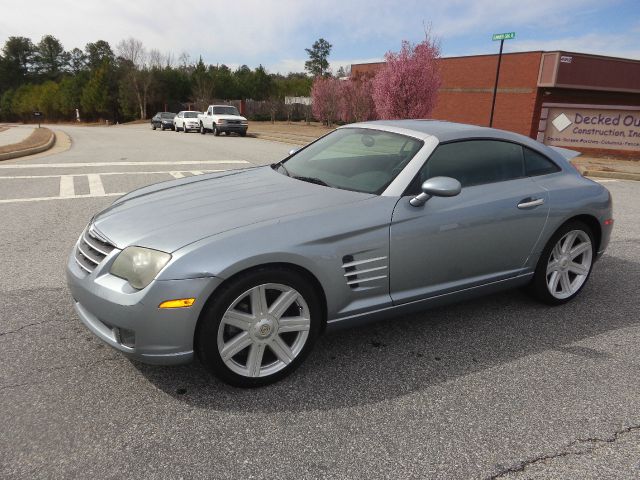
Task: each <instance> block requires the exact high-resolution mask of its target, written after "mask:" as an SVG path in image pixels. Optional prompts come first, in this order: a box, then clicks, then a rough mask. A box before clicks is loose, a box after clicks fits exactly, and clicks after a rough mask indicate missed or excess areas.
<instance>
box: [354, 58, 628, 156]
mask: <svg viewBox="0 0 640 480" xmlns="http://www.w3.org/2000/svg"><path fill="white" fill-rule="evenodd" d="M497 62H498V55H474V56H467V57H447V58H442V59H440V60H439V64H440V70H441V74H442V86H441V88H440V92H439V97H438V102H437V105H436V108H435V110H434V111H433V114H432V118H435V119H440V120H449V121H453V122H462V123H471V124H475V125H488V124H489V115H490V112H491V98H492V94H493V87H494V82H495V75H496V66H497ZM381 65H383V63H366V64H354V65H351V76H352V77H358V76H360V75H374V74H375V72H376V71H377V70H378V69H379V68H380V67H381ZM493 126H494V127H495V128H501V129H504V130H511V131H514V132H518V133H521V134H524V135H528V136H530V137H532V138H535V139H537V140H539V141H541V142H544V143H547V144H551V145H558V146H564V147H567V148H574V149H576V150H580V151H584V152H585V153H589V152H593V153H616V154H622V155H638V153H639V152H640V61H639V60H631V59H624V58H614V57H604V56H599V55H589V54H583V53H571V52H561V51H555V52H543V51H535V52H522V53H507V54H503V57H502V65H501V68H500V81H499V84H498V94H497V98H496V108H495V113H494V120H493Z"/></svg>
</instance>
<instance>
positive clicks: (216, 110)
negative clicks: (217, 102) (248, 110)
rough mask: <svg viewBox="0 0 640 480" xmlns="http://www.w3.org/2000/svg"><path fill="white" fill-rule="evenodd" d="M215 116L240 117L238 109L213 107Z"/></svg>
mask: <svg viewBox="0 0 640 480" xmlns="http://www.w3.org/2000/svg"><path fill="white" fill-rule="evenodd" d="M213 114H214V115H240V113H239V112H238V109H237V108H236V107H213Z"/></svg>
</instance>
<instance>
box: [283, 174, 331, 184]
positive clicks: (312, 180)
mask: <svg viewBox="0 0 640 480" xmlns="http://www.w3.org/2000/svg"><path fill="white" fill-rule="evenodd" d="M292 178H295V179H296V180H302V181H303V182H309V183H315V184H316V185H322V186H323V187H330V186H331V185H329V184H328V183H327V182H325V181H324V180H320V179H319V178H316V177H297V176H295V175H294V176H293V177H292Z"/></svg>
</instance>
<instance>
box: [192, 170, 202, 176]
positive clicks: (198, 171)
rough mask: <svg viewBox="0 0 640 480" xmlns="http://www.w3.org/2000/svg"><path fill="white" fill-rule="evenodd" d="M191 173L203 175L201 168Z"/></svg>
mask: <svg viewBox="0 0 640 480" xmlns="http://www.w3.org/2000/svg"><path fill="white" fill-rule="evenodd" d="M191 175H202V172H201V171H200V170H194V171H192V172H191Z"/></svg>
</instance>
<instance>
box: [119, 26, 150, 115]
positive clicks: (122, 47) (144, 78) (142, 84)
mask: <svg viewBox="0 0 640 480" xmlns="http://www.w3.org/2000/svg"><path fill="white" fill-rule="evenodd" d="M116 50H117V52H118V56H119V57H120V58H122V59H123V60H124V61H125V62H126V63H127V64H128V66H129V71H128V75H127V77H128V81H129V84H130V85H131V88H132V89H133V91H134V93H135V95H136V99H137V100H138V106H139V108H140V119H142V120H144V119H145V118H147V97H148V95H149V87H150V86H151V81H152V79H153V77H152V76H151V71H150V69H149V61H148V60H149V55H148V54H147V51H146V50H145V48H144V46H143V45H142V42H141V41H140V40H137V39H135V38H133V37H130V38H128V39H126V40H122V41H121V42H120V43H119V44H118V45H117V47H116ZM158 53H159V52H158Z"/></svg>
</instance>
